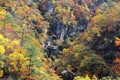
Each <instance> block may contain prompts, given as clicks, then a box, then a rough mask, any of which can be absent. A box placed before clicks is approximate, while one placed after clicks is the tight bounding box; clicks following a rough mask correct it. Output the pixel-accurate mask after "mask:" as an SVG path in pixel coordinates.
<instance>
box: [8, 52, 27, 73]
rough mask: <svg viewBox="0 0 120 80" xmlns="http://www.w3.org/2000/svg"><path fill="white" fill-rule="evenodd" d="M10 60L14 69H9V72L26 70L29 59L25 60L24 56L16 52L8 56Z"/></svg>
mask: <svg viewBox="0 0 120 80" xmlns="http://www.w3.org/2000/svg"><path fill="white" fill-rule="evenodd" d="M8 59H9V65H11V66H13V67H12V68H9V71H18V70H20V71H23V70H25V68H26V65H27V58H25V57H24V55H23V54H21V53H19V52H17V51H15V52H14V53H12V54H10V55H9V56H8Z"/></svg>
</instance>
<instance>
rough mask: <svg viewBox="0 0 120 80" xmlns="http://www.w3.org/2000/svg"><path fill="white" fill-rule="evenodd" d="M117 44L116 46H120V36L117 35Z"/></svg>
mask: <svg viewBox="0 0 120 80" xmlns="http://www.w3.org/2000/svg"><path fill="white" fill-rule="evenodd" d="M115 45H116V46H120V38H118V37H116V40H115Z"/></svg>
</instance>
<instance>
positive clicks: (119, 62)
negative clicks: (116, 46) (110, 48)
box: [112, 52, 120, 75]
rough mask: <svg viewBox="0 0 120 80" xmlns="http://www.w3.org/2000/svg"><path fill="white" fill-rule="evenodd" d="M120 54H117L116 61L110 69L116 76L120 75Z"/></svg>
mask: <svg viewBox="0 0 120 80" xmlns="http://www.w3.org/2000/svg"><path fill="white" fill-rule="evenodd" d="M119 55H120V52H117V54H116V59H115V60H114V63H115V65H114V66H113V67H112V68H113V70H114V71H115V73H116V74H118V75H120V57H118V56H119Z"/></svg>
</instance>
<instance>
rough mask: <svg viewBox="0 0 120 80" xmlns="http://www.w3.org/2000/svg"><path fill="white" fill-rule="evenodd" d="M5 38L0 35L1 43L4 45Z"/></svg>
mask: <svg viewBox="0 0 120 80" xmlns="http://www.w3.org/2000/svg"><path fill="white" fill-rule="evenodd" d="M4 39H5V38H4V37H3V35H2V34H0V43H4Z"/></svg>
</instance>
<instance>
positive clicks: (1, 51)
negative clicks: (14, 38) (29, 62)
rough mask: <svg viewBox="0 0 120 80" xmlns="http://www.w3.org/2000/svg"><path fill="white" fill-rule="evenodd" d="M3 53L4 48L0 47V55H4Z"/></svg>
mask: <svg viewBox="0 0 120 80" xmlns="http://www.w3.org/2000/svg"><path fill="white" fill-rule="evenodd" d="M4 53H5V48H4V46H2V45H0V54H4Z"/></svg>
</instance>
